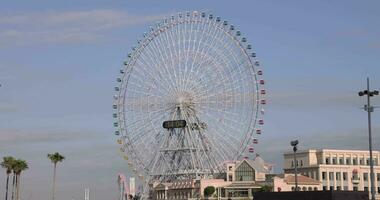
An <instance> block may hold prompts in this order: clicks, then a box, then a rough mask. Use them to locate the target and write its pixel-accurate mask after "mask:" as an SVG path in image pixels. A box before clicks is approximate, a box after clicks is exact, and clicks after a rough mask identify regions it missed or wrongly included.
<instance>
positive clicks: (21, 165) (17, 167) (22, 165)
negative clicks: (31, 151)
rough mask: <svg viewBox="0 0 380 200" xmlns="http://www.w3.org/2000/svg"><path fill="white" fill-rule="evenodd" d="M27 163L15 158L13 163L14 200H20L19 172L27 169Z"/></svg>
mask: <svg viewBox="0 0 380 200" xmlns="http://www.w3.org/2000/svg"><path fill="white" fill-rule="evenodd" d="M28 168H29V167H28V163H27V162H26V161H25V160H20V159H17V160H16V161H15V162H14V165H13V172H14V174H15V175H16V200H20V180H21V172H22V171H25V170H26V169H28Z"/></svg>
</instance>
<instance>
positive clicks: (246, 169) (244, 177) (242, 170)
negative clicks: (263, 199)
mask: <svg viewBox="0 0 380 200" xmlns="http://www.w3.org/2000/svg"><path fill="white" fill-rule="evenodd" d="M235 180H237V181H254V180H255V170H254V169H253V168H252V167H251V166H250V165H249V164H248V163H247V162H245V161H243V163H241V164H240V165H239V167H238V168H236V170H235Z"/></svg>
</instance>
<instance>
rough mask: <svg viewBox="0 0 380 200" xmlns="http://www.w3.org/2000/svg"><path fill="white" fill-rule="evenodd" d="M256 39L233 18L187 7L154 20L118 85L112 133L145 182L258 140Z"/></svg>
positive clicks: (210, 165) (196, 168) (192, 169)
mask: <svg viewBox="0 0 380 200" xmlns="http://www.w3.org/2000/svg"><path fill="white" fill-rule="evenodd" d="M252 49H253V47H252V45H251V44H249V43H248V41H247V39H246V38H245V37H243V36H242V33H241V32H240V31H239V30H238V29H237V28H236V27H235V26H234V25H232V24H230V23H229V22H228V21H224V20H222V19H221V18H220V17H216V16H214V15H213V14H206V13H204V12H196V11H195V12H185V13H179V14H178V15H175V16H171V17H169V18H167V19H164V20H162V21H161V22H159V23H157V24H156V25H154V26H152V27H150V29H149V31H148V32H146V33H144V34H143V37H142V38H141V39H140V40H138V41H137V44H136V46H135V47H133V48H132V51H131V53H129V54H128V58H127V60H126V61H125V62H124V66H123V68H122V69H121V70H120V75H119V77H118V78H117V82H118V86H117V87H115V91H116V95H115V96H114V99H115V103H114V105H113V108H114V111H115V112H114V114H113V117H114V118H115V122H114V126H115V127H116V131H115V135H117V136H118V143H119V144H120V145H121V148H120V150H121V152H122V153H123V154H124V158H125V159H126V160H127V162H128V165H129V167H130V169H132V171H134V172H135V173H136V174H137V175H138V177H140V178H142V179H143V180H145V181H146V182H148V181H150V180H152V179H156V180H167V181H170V180H173V179H177V178H189V177H192V178H197V177H208V176H210V175H211V176H212V175H213V174H215V173H218V172H221V171H223V168H221V163H223V162H225V161H230V160H237V159H241V158H242V157H243V156H244V154H245V153H247V152H251V151H252V150H251V148H252V147H251V145H252V144H256V143H257V138H256V136H257V134H261V126H262V125H263V124H264V121H263V119H262V115H263V114H264V110H263V106H264V105H265V104H266V100H265V98H264V95H265V93H266V91H265V89H264V88H263V86H264V83H265V82H264V80H263V78H262V75H263V71H262V69H261V65H260V63H259V61H258V59H257V58H256V53H255V52H254V51H253V50H252Z"/></svg>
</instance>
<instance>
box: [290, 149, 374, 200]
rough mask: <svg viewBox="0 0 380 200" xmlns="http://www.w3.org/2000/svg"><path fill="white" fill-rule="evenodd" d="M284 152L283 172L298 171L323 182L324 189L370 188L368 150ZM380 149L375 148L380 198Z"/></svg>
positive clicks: (359, 189)
mask: <svg viewBox="0 0 380 200" xmlns="http://www.w3.org/2000/svg"><path fill="white" fill-rule="evenodd" d="M296 157H297V161H296V163H294V157H293V152H289V153H285V154H284V172H285V173H294V165H295V164H296V165H297V169H298V173H300V174H302V175H304V176H307V177H310V178H313V179H315V180H318V181H321V182H322V190H358V191H369V190H370V188H371V184H370V167H369V163H370V159H369V151H360V150H333V149H321V150H315V149H312V150H306V151H298V152H297V153H296ZM379 158H380V154H379V151H373V162H374V173H375V178H374V179H375V190H376V195H377V197H376V199H380V166H379Z"/></svg>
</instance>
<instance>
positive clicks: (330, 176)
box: [329, 172, 334, 181]
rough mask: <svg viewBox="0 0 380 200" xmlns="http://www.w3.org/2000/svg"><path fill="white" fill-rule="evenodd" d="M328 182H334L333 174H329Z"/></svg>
mask: <svg viewBox="0 0 380 200" xmlns="http://www.w3.org/2000/svg"><path fill="white" fill-rule="evenodd" d="M329 180H330V181H332V180H334V172H329Z"/></svg>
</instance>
